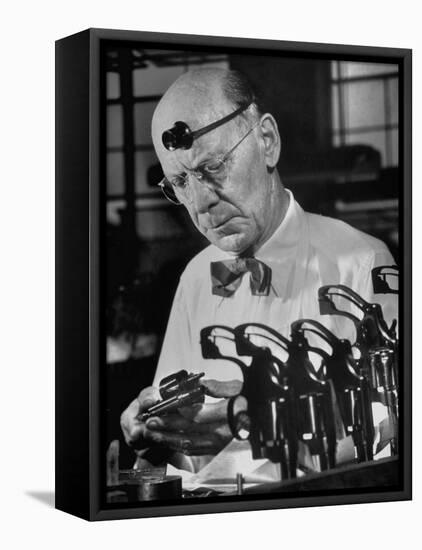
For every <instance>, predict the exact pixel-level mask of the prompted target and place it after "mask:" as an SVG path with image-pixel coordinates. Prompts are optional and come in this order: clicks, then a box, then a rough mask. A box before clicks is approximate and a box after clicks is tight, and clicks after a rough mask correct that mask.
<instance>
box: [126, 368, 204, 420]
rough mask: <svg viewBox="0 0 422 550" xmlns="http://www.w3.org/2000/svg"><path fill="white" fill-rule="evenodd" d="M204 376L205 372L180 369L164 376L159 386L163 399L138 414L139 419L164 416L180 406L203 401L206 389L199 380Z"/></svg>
mask: <svg viewBox="0 0 422 550" xmlns="http://www.w3.org/2000/svg"><path fill="white" fill-rule="evenodd" d="M203 376H204V373H203V372H200V373H199V374H192V373H188V372H187V371H185V370H180V371H178V372H175V373H174V374H171V375H170V376H166V377H165V378H163V379H162V380H161V382H160V385H159V387H158V389H159V392H160V396H161V401H159V402H158V403H156V404H155V405H152V407H150V408H149V409H147V410H146V411H144V412H143V413H140V414H139V415H138V416H137V418H138V420H140V421H141V422H145V421H146V420H148V418H151V417H152V416H163V415H165V414H168V413H170V412H173V411H175V410H177V409H179V408H180V407H186V406H189V405H193V404H196V403H203V402H204V399H205V397H204V396H205V390H204V388H203V387H202V386H201V385H200V384H199V380H200V378H202V377H203Z"/></svg>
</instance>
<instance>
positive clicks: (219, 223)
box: [209, 216, 233, 231]
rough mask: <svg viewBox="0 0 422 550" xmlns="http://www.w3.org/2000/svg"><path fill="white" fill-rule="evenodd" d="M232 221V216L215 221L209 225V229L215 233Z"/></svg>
mask: <svg viewBox="0 0 422 550" xmlns="http://www.w3.org/2000/svg"><path fill="white" fill-rule="evenodd" d="M232 219H233V216H231V217H230V218H226V219H225V220H221V221H216V223H213V224H211V225H210V227H209V229H210V230H211V231H216V230H218V229H222V228H223V227H224V226H225V225H227V224H228V223H229V222H230V221H231V220H232Z"/></svg>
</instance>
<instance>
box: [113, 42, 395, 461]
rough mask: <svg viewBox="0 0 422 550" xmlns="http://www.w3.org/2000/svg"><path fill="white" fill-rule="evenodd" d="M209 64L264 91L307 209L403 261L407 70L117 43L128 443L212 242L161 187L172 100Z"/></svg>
mask: <svg viewBox="0 0 422 550" xmlns="http://www.w3.org/2000/svg"><path fill="white" fill-rule="evenodd" d="M201 66H202V67H230V68H235V69H239V70H241V71H242V72H244V73H245V74H246V75H247V76H248V77H249V79H250V80H251V82H252V83H253V84H254V85H255V87H256V88H258V89H259V90H260V92H261V94H262V96H263V98H264V101H265V103H266V105H267V107H268V111H270V112H271V113H272V114H273V115H274V116H275V118H276V120H277V122H278V125H279V130H280V134H281V139H282V154H281V159H280V162H279V172H280V175H281V179H282V181H283V183H284V185H285V186H286V187H287V188H289V189H291V190H292V191H293V193H294V195H295V197H296V199H297V200H298V202H299V203H300V204H301V205H302V206H303V207H304V209H305V210H307V211H310V212H315V213H320V214H325V215H328V216H332V217H335V218H339V219H342V220H344V221H346V222H348V223H349V224H351V225H353V226H355V227H357V228H358V229H361V230H363V231H365V232H367V233H370V234H371V235H374V236H376V237H378V238H380V239H382V240H383V241H384V242H386V244H387V245H388V247H389V248H390V250H391V252H392V253H393V255H394V256H395V258H396V261H398V259H399V258H398V196H399V188H400V184H401V182H400V179H399V170H398V161H399V153H398V151H399V143H398V139H399V131H398V127H399V118H398V113H399V108H398V105H399V98H398V89H399V88H398V76H399V75H398V65H391V64H386V63H367V62H365V63H364V62H350V61H342V60H326V59H324V60H317V59H303V58H295V57H293V56H289V57H284V58H283V57H271V56H267V55H265V56H264V55H260V56H259V55H254V56H249V55H224V54H219V53H202V52H198V51H195V52H189V51H176V50H152V49H147V50H145V49H137V48H133V47H129V46H128V45H127V44H123V45H122V46H115V47H111V46H110V47H108V49H107V51H106V53H105V57H104V66H103V70H104V71H105V81H106V85H105V93H106V98H105V109H106V112H105V113H103V114H104V116H105V117H106V140H105V147H106V154H105V161H106V169H105V174H106V178H105V181H104V186H105V189H106V219H107V244H106V256H107V274H106V281H107V384H106V385H107V414H108V424H107V438H108V441H110V440H111V439H115V438H116V439H119V438H121V435H120V427H119V417H120V414H121V412H122V410H123V409H124V408H125V407H126V406H127V405H128V403H129V402H130V401H131V400H132V399H134V398H135V397H136V396H137V394H138V393H139V391H140V389H141V388H142V387H145V386H147V385H149V384H150V383H151V381H152V378H153V375H154V371H155V365H156V362H157V358H158V355H159V351H160V345H161V342H162V338H163V335H164V331H165V327H166V323H167V318H168V314H169V310H170V307H171V303H172V298H173V295H174V292H175V289H176V286H177V283H178V279H179V276H180V274H181V272H182V270H183V268H184V266H185V265H186V263H187V262H188V261H189V259H190V258H192V256H193V255H194V254H196V253H197V252H198V251H199V250H200V249H201V248H203V247H204V246H206V245H207V241H205V240H204V239H203V238H202V236H201V235H200V234H198V232H197V231H196V230H195V229H194V227H193V225H192V224H191V222H190V219H189V217H188V215H187V214H186V213H185V210H184V209H183V207H180V206H179V207H178V206H175V205H172V204H171V203H170V202H168V201H167V200H166V199H165V198H164V196H163V195H162V194H161V191H160V189H159V188H158V187H157V183H158V182H159V181H160V179H161V178H162V177H163V175H162V172H161V168H160V166H159V163H158V161H157V159H156V156H155V154H154V149H153V146H152V141H151V135H150V123H151V117H152V113H153V111H154V108H155V106H156V104H157V103H158V101H159V100H160V98H161V96H162V94H163V93H164V92H165V91H166V89H167V88H168V86H169V85H170V84H171V83H172V82H173V81H174V80H175V79H176V78H177V77H178V76H179V75H180V74H182V73H183V72H185V71H187V70H189V69H190V68H193V67H201ZM125 452H126V451H123V450H122V446H121V455H122V456H121V466H122V467H125V466H127V467H129V463H130V461H131V460H132V457H131V456H130V455H129V454H127V456H126V457H125V456H124V453H125ZM122 453H123V454H122ZM122 461H123V462H122ZM125 461H126V462H125Z"/></svg>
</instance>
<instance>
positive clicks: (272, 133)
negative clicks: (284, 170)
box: [261, 113, 281, 169]
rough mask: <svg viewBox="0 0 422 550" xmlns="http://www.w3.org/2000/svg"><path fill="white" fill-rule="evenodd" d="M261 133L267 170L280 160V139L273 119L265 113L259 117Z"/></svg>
mask: <svg viewBox="0 0 422 550" xmlns="http://www.w3.org/2000/svg"><path fill="white" fill-rule="evenodd" d="M261 131H262V137H263V140H264V154H265V160H266V164H267V166H268V168H271V169H272V168H275V166H276V164H277V162H278V159H279V158H280V151H281V139H280V134H279V133H278V126H277V122H276V121H275V119H274V117H273V116H272V115H270V114H269V113H266V114H265V115H263V116H262V117H261Z"/></svg>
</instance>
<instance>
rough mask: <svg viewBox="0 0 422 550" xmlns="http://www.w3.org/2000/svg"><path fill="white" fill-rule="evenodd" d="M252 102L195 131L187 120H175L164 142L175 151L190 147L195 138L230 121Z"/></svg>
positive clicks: (170, 149)
mask: <svg viewBox="0 0 422 550" xmlns="http://www.w3.org/2000/svg"><path fill="white" fill-rule="evenodd" d="M252 103H253V101H251V103H248V104H247V105H243V106H242V107H239V108H238V109H236V110H235V111H233V112H232V113H230V114H228V115H226V116H225V117H223V118H220V119H219V120H216V121H215V122H211V124H208V125H207V126H204V127H203V128H199V130H195V131H193V132H192V130H191V129H190V128H189V126H188V125H187V124H186V123H185V122H181V121H178V122H175V124H174V126H173V128H170V129H169V130H166V131H164V132H163V135H162V141H163V144H164V146H165V147H166V149H168V150H169V151H174V150H175V149H190V148H191V147H192V144H193V142H194V140H195V139H198V138H199V137H201V136H203V135H204V134H207V133H208V132H211V131H212V130H215V128H218V127H219V126H222V125H223V124H225V123H226V122H229V121H230V120H232V119H233V118H235V117H237V115H240V113H243V111H246V109H248V107H250V105H251V104H252ZM175 130H176V131H175Z"/></svg>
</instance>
